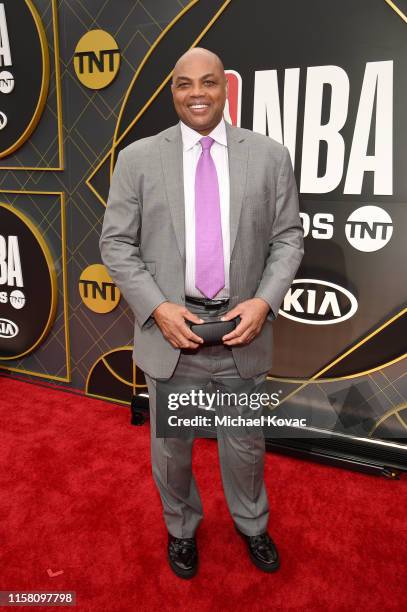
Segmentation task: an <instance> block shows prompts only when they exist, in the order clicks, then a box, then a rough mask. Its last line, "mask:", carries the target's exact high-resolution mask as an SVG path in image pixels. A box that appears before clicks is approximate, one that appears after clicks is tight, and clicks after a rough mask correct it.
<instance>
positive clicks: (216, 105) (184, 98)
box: [171, 47, 227, 135]
mask: <svg viewBox="0 0 407 612" xmlns="http://www.w3.org/2000/svg"><path fill="white" fill-rule="evenodd" d="M171 90H172V96H173V100H174V106H175V110H176V112H177V115H178V117H179V118H180V119H181V121H183V122H184V123H185V124H186V125H188V126H189V127H191V128H192V129H193V130H196V131H197V132H199V133H200V134H202V135H207V134H209V133H210V132H211V131H212V130H213V128H214V127H216V126H217V125H218V123H219V122H220V121H221V119H222V115H223V109H224V106H225V102H226V95H227V79H226V75H225V69H224V67H223V63H222V61H221V59H220V58H219V57H218V56H217V55H216V53H213V52H212V51H209V50H208V49H203V48H202V47H195V48H194V49H189V51H187V52H186V53H184V55H182V56H181V57H180V58H179V60H178V61H177V63H176V64H175V66H174V70H173V75H172V84H171Z"/></svg>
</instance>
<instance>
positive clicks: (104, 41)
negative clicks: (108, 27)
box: [74, 30, 120, 89]
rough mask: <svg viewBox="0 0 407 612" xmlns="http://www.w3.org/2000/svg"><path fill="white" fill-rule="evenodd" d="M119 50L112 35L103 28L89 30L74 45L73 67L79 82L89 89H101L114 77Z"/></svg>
mask: <svg viewBox="0 0 407 612" xmlns="http://www.w3.org/2000/svg"><path fill="white" fill-rule="evenodd" d="M119 66H120V51H119V47H118V46H117V43H116V41H115V39H114V38H113V36H111V35H110V34H109V33H108V32H105V31H104V30H91V31H90V32H87V33H86V34H84V35H83V36H82V38H81V39H80V41H79V42H78V44H77V45H76V49H75V54H74V68H75V72H76V76H77V77H78V79H79V80H80V82H81V83H82V84H83V85H85V86H86V87H89V89H103V87H107V85H110V83H111V82H112V81H113V80H114V78H115V77H116V75H117V73H118V71H119Z"/></svg>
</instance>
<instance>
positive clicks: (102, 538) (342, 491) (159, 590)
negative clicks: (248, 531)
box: [0, 377, 407, 612]
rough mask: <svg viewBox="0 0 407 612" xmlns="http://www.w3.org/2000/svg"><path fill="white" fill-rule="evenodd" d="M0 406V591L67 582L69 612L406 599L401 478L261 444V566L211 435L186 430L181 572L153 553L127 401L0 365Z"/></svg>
mask: <svg viewBox="0 0 407 612" xmlns="http://www.w3.org/2000/svg"><path fill="white" fill-rule="evenodd" d="M0 414H1V423H2V437H1V445H0V457H1V465H2V466H3V468H2V471H1V487H2V503H1V507H0V521H1V541H0V551H1V552H0V554H1V583H0V590H29V589H31V590H52V591H55V590H71V591H76V593H77V601H78V605H77V607H76V610H79V611H80V612H82V611H88V610H89V611H92V612H93V611H95V612H99V611H108V612H115V611H126V612H127V611H129V612H130V611H131V612H132V611H135V610H137V611H138V610H148V611H149V610H152V611H154V610H186V609H188V610H196V611H203V610H208V611H209V610H217V609H222V610H244V611H246V610H250V611H252V610H254V611H256V610H273V609H275V610H293V611H294V610H295V611H298V610H300V611H302V610H310V611H311V610H312V611H313V612H315V611H321V612H322V611H323V612H327V611H331V610H335V611H349V612H354V611H356V610H364V611H373V610H400V611H401V610H402V609H406V608H405V606H406V599H407V597H406V596H407V576H406V566H407V550H406V548H407V547H406V531H407V530H406V524H407V519H406V501H407V478H406V477H404V479H403V478H402V479H401V480H400V481H389V480H386V479H384V478H378V477H374V476H367V475H363V474H358V473H353V472H348V471H345V470H340V469H337V468H331V467H327V466H322V465H318V464H314V463H311V462H308V461H307V462H305V461H300V460H297V459H293V458H288V457H284V456H280V455H275V454H268V456H267V485H268V492H269V498H270V503H271V518H270V533H271V534H272V536H273V537H274V539H275V541H276V543H277V545H278V547H279V550H280V554H281V559H282V564H281V569H280V570H279V571H278V572H277V573H275V574H271V575H267V574H263V573H262V572H260V571H258V570H257V569H256V568H254V567H253V566H252V565H251V563H250V561H249V559H248V557H247V553H246V550H245V548H244V544H243V542H242V541H241V540H240V538H238V536H237V535H236V534H235V532H234V529H233V526H232V522H231V519H230V516H229V514H228V511H227V508H226V505H225V501H224V498H223V494H222V489H221V483H220V476H219V468H218V462H217V453H216V443H215V442H214V441H210V440H198V441H197V442H196V445H195V467H196V475H197V480H198V483H199V485H200V490H201V494H202V499H203V503H204V508H205V512H206V515H205V519H204V521H203V523H202V525H201V528H200V531H199V534H198V543H199V550H200V561H201V563H200V571H199V574H198V575H197V576H196V577H195V578H194V579H193V580H191V581H181V580H179V579H178V578H176V577H175V576H174V575H173V574H172V572H171V571H170V569H169V568H168V566H167V562H166V556H165V545H166V531H165V528H164V524H163V521H162V519H161V508H160V503H159V498H158V493H157V492H156V490H155V486H154V484H153V480H152V478H151V475H150V474H151V471H150V463H149V432H148V429H147V427H146V426H144V427H134V426H131V425H130V424H129V410H128V409H127V408H125V407H118V406H115V405H112V404H108V403H104V402H101V401H98V400H92V399H88V398H82V397H78V396H75V395H73V394H69V393H64V392H60V391H56V390H49V389H44V388H41V387H38V386H34V385H30V384H26V383H22V382H18V381H15V380H10V379H7V378H4V377H0ZM48 569H50V570H52V572H54V573H56V572H60V571H63V573H59V574H58V575H56V576H53V577H52V576H51V577H50V576H49V575H48V573H47V570H48ZM19 609H20V610H21V609H23V608H19ZM24 609H26V610H33V609H34V610H35V609H38V608H28V607H25V608H24ZM43 609H48V610H61V609H62V608H56V607H52V608H43Z"/></svg>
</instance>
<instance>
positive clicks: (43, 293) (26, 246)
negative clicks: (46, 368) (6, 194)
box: [0, 204, 57, 360]
mask: <svg viewBox="0 0 407 612" xmlns="http://www.w3.org/2000/svg"><path fill="white" fill-rule="evenodd" d="M56 300H57V279H56V274H55V270H54V266H53V261H52V257H51V254H50V252H49V249H48V247H47V245H46V243H45V241H44V239H43V237H42V236H41V234H40V233H39V232H38V230H37V229H36V227H35V226H34V225H33V223H32V222H31V221H30V220H29V219H28V218H27V217H25V215H23V214H22V213H21V212H19V211H18V210H16V209H14V208H12V207H11V206H9V205H7V204H0V360H2V359H17V358H19V357H22V356H24V355H26V354H27V353H30V352H31V351H33V350H34V349H35V348H36V347H37V346H38V345H39V344H40V343H41V342H42V341H43V340H44V339H45V337H46V335H47V333H48V332H49V330H50V329H51V326H52V324H53V322H54V318H55V312H56Z"/></svg>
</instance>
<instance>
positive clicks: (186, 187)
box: [100, 48, 303, 578]
mask: <svg viewBox="0 0 407 612" xmlns="http://www.w3.org/2000/svg"><path fill="white" fill-rule="evenodd" d="M171 88H172V94H173V100H174V106H175V109H176V112H177V114H178V116H179V118H180V122H179V123H178V124H177V125H176V126H173V127H171V128H169V129H167V130H165V131H163V132H161V133H160V134H157V135H155V136H152V137H150V138H144V139H142V140H139V141H136V142H133V143H132V144H131V145H129V146H127V147H126V148H124V149H123V150H122V151H121V152H120V153H119V156H118V159H117V163H116V167H115V170H114V174H113V177H112V181H111V187H110V193H109V200H108V205H107V209H106V213H105V218H104V223H103V230H102V236H101V240H100V248H101V253H102V258H103V262H104V263H105V265H106V266H107V268H108V269H109V271H110V274H111V276H112V278H113V280H114V281H115V283H116V284H117V286H118V287H119V288H120V290H121V291H122V293H123V295H124V297H125V299H126V300H127V302H128V304H129V305H130V307H131V309H132V310H133V312H134V316H135V334H134V355H133V356H134V360H135V362H136V363H137V365H138V366H139V367H140V368H142V370H144V372H145V375H146V381H147V384H148V389H149V397H150V415H151V419H150V422H151V457H152V470H153V476H154V479H155V482H156V484H157V487H158V490H159V493H160V496H161V500H162V504H163V510H164V519H165V522H166V526H167V529H168V535H169V538H168V559H169V563H170V566H171V568H172V569H173V571H174V572H175V573H176V574H177V575H178V576H180V577H182V578H190V577H192V576H193V575H194V574H195V573H196V571H197V562H198V553H197V546H196V539H195V532H196V530H197V527H198V525H199V523H200V521H201V519H202V506H201V500H200V497H199V493H198V490H197V487H196V483H195V479H194V477H193V474H192V466H191V456H192V443H193V436H192V435H191V436H189V437H188V438H187V439H184V438H183V439H181V438H158V437H157V436H156V390H157V381H160V380H168V379H170V380H174V381H177V379H178V378H179V379H186V378H187V379H188V378H193V377H195V378H196V377H197V376H199V377H200V379H201V380H202V383H203V384H205V383H206V382H207V381H209V380H211V381H212V380H215V381H216V380H217V379H229V378H230V379H233V378H234V379H248V380H252V381H254V383H255V384H257V383H259V382H261V381H264V380H265V377H266V375H267V372H268V371H269V370H270V368H271V365H272V321H273V319H275V317H276V316H277V313H278V311H279V308H280V305H281V302H282V300H283V298H284V295H285V293H286V292H287V290H288V289H289V287H290V285H291V283H292V280H293V278H294V276H295V274H296V271H297V269H298V266H299V264H300V261H301V259H302V256H303V230H302V225H301V221H300V218H299V211H298V196H297V189H296V184H295V178H294V174H293V170H292V165H291V161H290V157H289V153H288V150H287V148H286V147H284V146H283V145H281V144H279V143H277V142H275V141H274V140H272V139H271V138H268V137H266V136H262V135H259V134H255V133H253V132H251V131H249V130H246V129H241V128H235V127H231V126H230V125H229V124H228V123H226V122H225V121H224V119H223V112H224V106H225V102H226V96H227V80H226V76H225V73H224V68H223V65H222V62H221V60H220V59H219V58H218V57H217V56H216V55H215V54H213V53H211V52H210V51H207V50H205V49H202V48H195V49H191V50H189V51H188V52H187V53H185V54H184V55H183V56H182V57H181V58H180V59H179V60H178V62H177V64H176V65H175V68H174V71H173V79H172V85H171ZM236 317H240V322H239V323H238V324H237V326H236V327H235V329H234V330H233V331H231V332H229V333H227V334H225V335H224V336H223V338H222V340H221V342H220V344H217V345H206V344H205V343H203V341H202V338H201V337H200V336H199V335H198V333H193V331H192V330H191V328H190V326H189V325H188V324H187V322H190V323H196V324H202V323H203V322H206V321H213V320H220V319H223V320H226V321H231V320H232V319H235V318H236ZM158 409H159V407H158ZM217 437H218V451H219V459H220V464H221V472H222V481H223V487H224V491H225V496H226V499H227V503H228V506H229V510H230V512H231V515H232V518H233V521H234V523H235V527H236V529H237V531H238V533H239V534H240V535H241V536H242V537H243V539H244V541H245V542H246V544H247V547H248V551H249V554H250V558H251V559H252V561H253V563H254V564H255V565H256V566H257V567H259V568H260V569H262V570H264V571H274V570H276V569H277V568H278V567H279V555H278V552H277V548H276V546H275V543H274V542H273V540H272V539H271V537H270V535H269V534H268V533H267V522H268V514H269V507H268V500H267V494H266V490H265V486H264V479H263V472H264V450H265V446H264V437H263V436H262V435H253V434H252V435H248V436H243V437H242V436H239V435H233V434H230V433H225V432H222V431H219V430H218V436H217ZM225 544H226V542H225Z"/></svg>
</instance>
